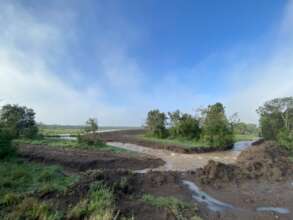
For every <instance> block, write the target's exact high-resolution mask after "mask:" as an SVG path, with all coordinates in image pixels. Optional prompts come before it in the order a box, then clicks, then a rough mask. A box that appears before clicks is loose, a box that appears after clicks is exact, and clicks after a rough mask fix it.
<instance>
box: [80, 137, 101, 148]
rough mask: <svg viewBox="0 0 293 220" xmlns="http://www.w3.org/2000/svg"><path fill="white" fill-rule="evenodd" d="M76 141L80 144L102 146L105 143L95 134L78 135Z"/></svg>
mask: <svg viewBox="0 0 293 220" xmlns="http://www.w3.org/2000/svg"><path fill="white" fill-rule="evenodd" d="M77 141H78V143H80V144H86V145H96V146H104V145H105V143H104V142H103V141H102V140H101V139H100V138H99V137H98V135H95V134H85V135H78V136H77Z"/></svg>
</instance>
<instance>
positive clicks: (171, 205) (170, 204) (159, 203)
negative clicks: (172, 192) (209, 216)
mask: <svg viewBox="0 0 293 220" xmlns="http://www.w3.org/2000/svg"><path fill="white" fill-rule="evenodd" d="M142 201H143V202H145V203H147V204H149V205H151V206H154V207H157V208H165V209H168V210H170V211H171V212H172V213H173V214H174V216H175V217H176V219H178V220H187V217H185V215H184V213H185V212H187V211H189V212H190V211H191V212H192V215H193V216H192V217H191V218H188V219H194V220H200V219H201V218H200V217H198V216H197V215H196V212H197V207H196V206H195V205H193V204H189V203H186V202H182V201H180V200H178V199H176V198H174V197H161V196H158V197H157V196H153V195H150V194H145V195H143V197H142Z"/></svg>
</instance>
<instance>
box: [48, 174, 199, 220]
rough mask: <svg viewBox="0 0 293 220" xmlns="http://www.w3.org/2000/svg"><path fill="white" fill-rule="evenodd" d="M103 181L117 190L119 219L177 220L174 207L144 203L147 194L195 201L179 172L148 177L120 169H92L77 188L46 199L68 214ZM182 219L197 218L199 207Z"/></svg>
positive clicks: (75, 186)
mask: <svg viewBox="0 0 293 220" xmlns="http://www.w3.org/2000/svg"><path fill="white" fill-rule="evenodd" d="M96 181H99V182H102V183H104V184H105V185H107V186H108V187H110V188H111V189H112V190H113V193H114V195H115V207H116V210H115V213H117V215H116V218H115V219H138V220H150V219H152V220H176V219H178V216H177V217H176V213H174V210H172V207H169V208H162V207H156V206H152V205H150V204H148V203H146V202H144V201H143V200H142V196H143V195H145V194H152V195H155V196H172V197H175V198H177V199H180V200H181V201H186V202H191V201H192V200H191V197H190V193H189V191H188V189H187V188H185V187H182V185H181V179H180V174H178V173H176V172H164V173H161V172H150V173H146V174H138V173H130V172H128V171H121V170H120V171H119V170H104V171H98V170H91V171H87V172H84V173H82V178H81V181H80V182H78V183H77V184H75V185H73V186H72V187H71V188H70V189H69V190H67V191H66V193H61V194H60V193H50V194H47V195H42V199H43V200H47V201H49V202H52V203H53V204H54V205H55V208H56V209H57V210H60V211H61V212H63V213H67V212H68V210H69V209H70V208H72V207H74V206H75V205H76V204H77V203H78V202H80V201H82V200H83V199H85V198H86V197H87V194H88V192H89V189H90V185H91V184H92V183H94V182H96ZM181 211H182V213H181V214H182V216H181V217H180V219H184V220H189V219H192V217H193V216H195V215H197V212H198V210H197V208H196V205H194V208H192V209H186V210H181Z"/></svg>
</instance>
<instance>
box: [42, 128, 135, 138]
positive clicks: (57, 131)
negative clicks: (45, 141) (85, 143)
mask: <svg viewBox="0 0 293 220" xmlns="http://www.w3.org/2000/svg"><path fill="white" fill-rule="evenodd" d="M135 128H137V127H110V126H108V127H107V126H104V127H99V131H105V130H115V129H119V130H120V129H121V130H123V129H135ZM39 131H40V134H42V135H44V136H48V137H50V136H51V137H54V136H59V135H64V134H66V135H70V136H77V135H79V134H82V133H84V132H85V126H70V125H39Z"/></svg>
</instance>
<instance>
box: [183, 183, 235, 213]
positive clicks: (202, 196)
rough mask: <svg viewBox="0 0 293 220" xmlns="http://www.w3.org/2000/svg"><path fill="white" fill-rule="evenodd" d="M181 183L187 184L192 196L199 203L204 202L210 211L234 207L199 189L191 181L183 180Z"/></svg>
mask: <svg viewBox="0 0 293 220" xmlns="http://www.w3.org/2000/svg"><path fill="white" fill-rule="evenodd" d="M183 184H184V185H186V186H188V188H189V190H190V191H191V192H192V198H193V199H195V200H196V201H197V202H199V203H203V204H206V205H207V207H208V209H210V210H212V211H215V212H217V211H224V210H225V209H234V206H233V205H230V204H228V203H224V202H221V201H219V200H217V199H215V198H213V197H211V196H209V195H208V194H207V193H205V192H203V191H201V190H200V189H199V187H198V186H197V185H195V184H194V183H193V182H190V181H187V180H183Z"/></svg>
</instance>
